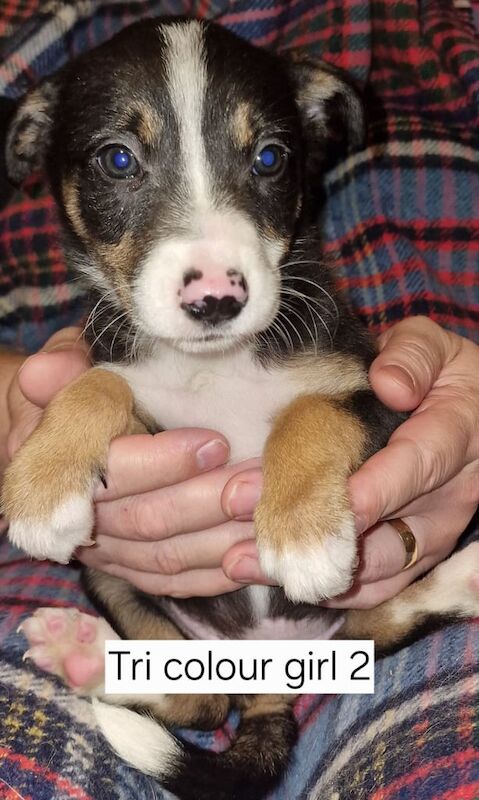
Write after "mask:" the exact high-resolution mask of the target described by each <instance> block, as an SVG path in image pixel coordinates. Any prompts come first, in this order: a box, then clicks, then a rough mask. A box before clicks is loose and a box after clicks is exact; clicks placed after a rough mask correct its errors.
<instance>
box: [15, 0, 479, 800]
mask: <svg viewBox="0 0 479 800" xmlns="http://www.w3.org/2000/svg"><path fill="white" fill-rule="evenodd" d="M179 12H180V13H187V14H192V15H198V16H206V17H217V18H218V19H219V21H220V22H222V23H223V24H225V25H227V26H228V27H230V28H231V29H232V30H234V31H235V32H237V33H238V34H240V35H243V36H245V37H246V38H248V39H250V40H252V41H254V42H256V43H257V44H261V45H266V46H273V47H276V48H280V49H281V48H286V47H291V46H302V47H305V48H306V49H307V50H308V52H310V53H311V54H314V55H321V56H323V57H324V58H325V59H327V60H329V61H331V62H332V63H335V64H338V65H340V66H343V67H344V68H346V69H348V70H349V71H350V72H351V73H352V74H353V75H354V76H355V77H356V79H357V80H358V81H359V82H360V83H361V84H362V86H363V88H364V91H365V96H366V99H367V102H368V108H369V116H370V119H369V133H368V141H367V145H366V147H365V148H364V149H363V150H361V151H360V152H358V153H356V154H354V155H352V156H350V157H348V158H347V159H345V160H344V161H343V162H342V163H341V164H338V166H336V168H335V169H333V170H332V171H331V172H330V173H329V174H328V175H327V176H326V180H325V196H326V204H325V211H324V230H325V244H326V250H327V252H328V253H329V254H330V255H332V256H333V257H334V263H335V264H336V267H335V268H336V269H337V272H338V281H339V283H340V285H341V286H342V287H343V288H344V289H345V290H346V291H347V292H348V294H349V296H350V298H351V301H352V303H353V304H354V306H355V307H356V308H357V310H358V311H359V313H360V314H361V315H362V316H363V318H364V319H365V321H366V322H367V323H368V324H369V325H370V326H371V327H372V328H373V329H374V330H376V331H380V330H383V329H384V328H385V327H387V326H388V325H390V324H391V323H393V322H394V321H396V320H398V319H400V318H402V317H404V316H407V315H412V314H418V313H424V314H427V315H429V316H431V317H432V318H433V319H436V320H437V321H438V322H440V323H441V324H443V325H446V326H448V327H449V328H451V329H453V330H455V331H457V332H458V333H461V334H463V335H466V336H469V337H470V338H473V339H475V340H476V341H479V280H478V278H477V275H478V249H479V226H478V217H479V214H478V211H479V177H478V167H477V152H478V144H479V142H478V138H479V132H478V124H477V111H478V103H479V45H478V40H477V34H476V30H475V27H474V24H473V16H472V15H471V13H470V11H469V10H468V9H467V8H466V9H463V10H459V9H457V8H455V7H454V6H453V4H452V2H448V0H419V1H418V2H417V1H416V0H400V1H399V0H398V2H396V1H395V0H371V2H363V1H362V0H361V1H360V0H343V2H341V0H290V1H289V2H279V1H278V0H254V1H251V0H250V2H244V1H243V0H237V1H236V2H227V0H189V1H188V0H184V2H176V1H175V0H171V1H170V2H169V1H168V0H164V2H158V1H157V2H154V1H153V0H144V1H143V2H120V1H119V0H117V1H116V2H105V0H103V2H96V1H95V0H78V1H77V2H63V3H61V2H55V0H53V2H48V3H46V2H41V0H3V2H1V0H0V52H1V53H2V61H1V63H0V103H2V105H0V113H2V111H3V112H4V114H6V112H7V111H9V110H10V108H11V104H12V101H14V100H16V99H18V98H19V97H20V96H21V95H22V94H23V92H24V91H25V90H26V89H27V88H28V87H30V86H32V85H34V84H35V83H36V82H37V81H38V80H39V79H40V78H41V77H42V76H43V75H46V74H49V73H50V72H53V71H55V70H56V69H57V68H58V67H59V66H61V65H62V64H63V63H65V61H66V60H67V59H69V58H71V57H73V56H74V55H76V54H77V53H80V52H83V51H85V50H87V49H89V48H90V47H92V46H94V45H95V44H98V43H99V42H101V41H103V40H104V39H106V38H108V37H110V36H111V35H112V34H113V33H114V32H115V31H117V30H119V29H120V28H122V27H124V26H125V25H126V24H128V23H129V22H132V21H134V20H135V19H138V18H140V17H142V16H145V15H156V14H161V13H179ZM1 127H2V126H1V124H0V134H1ZM2 190H3V197H4V200H5V205H4V207H3V209H0V343H1V344H6V345H10V346H15V347H19V348H24V349H27V350H34V349H36V348H37V347H38V346H40V345H41V343H42V342H43V341H44V340H45V339H46V338H47V337H48V335H49V334H50V333H51V332H53V331H54V330H56V329H57V328H58V327H60V326H61V325H63V324H67V323H71V322H72V321H74V320H76V319H78V318H80V316H81V314H82V296H81V294H80V292H79V290H78V288H77V287H76V286H75V283H71V284H67V283H66V282H67V280H68V279H69V278H70V277H71V275H70V273H69V270H68V267H67V266H66V265H65V263H64V261H63V258H62V254H61V250H60V248H59V245H58V241H57V222H56V218H55V212H54V209H53V204H52V200H51V198H50V196H49V194H48V192H47V191H46V189H45V187H44V185H43V183H42V181H41V179H40V178H35V179H34V180H33V181H31V182H30V184H29V186H28V187H27V189H26V191H25V192H23V193H19V192H14V193H13V194H12V195H11V196H10V197H9V198H8V203H7V202H6V194H7V192H6V186H5V184H3V186H2V185H1V182H0V196H2ZM0 563H2V564H3V568H2V571H1V573H0V576H1V577H0V598H2V599H1V600H0V605H1V608H0V612H1V617H0V642H1V644H2V654H1V661H0V694H1V696H0V706H1V711H0V719H1V720H2V721H1V722H0V798H4V799H7V798H8V800H13V798H17V797H18V795H19V794H20V795H21V796H22V797H24V798H32V799H33V800H50V798H55V800H59V799H60V800H63V798H80V800H103V798H106V800H109V799H110V798H112V800H116V799H117V798H118V800H131V799H133V798H149V797H152V798H163V797H166V794H165V793H164V792H162V791H161V789H160V788H159V787H158V785H157V784H155V783H154V782H153V781H151V780H150V779H147V778H145V777H144V776H141V775H139V774H138V773H136V772H134V771H132V770H129V769H128V768H127V767H126V766H125V765H124V764H122V763H121V762H120V761H119V760H118V759H116V758H115V757H114V756H113V754H112V753H111V752H110V751H109V749H108V747H107V746H106V745H105V743H104V741H103V740H102V738H101V736H100V735H99V734H98V732H97V731H96V729H95V728H94V726H93V724H92V717H91V712H90V706H89V704H88V703H87V702H86V701H83V700H80V699H78V698H74V697H72V696H71V694H70V693H69V692H67V691H66V690H65V688H64V687H63V686H62V685H61V684H60V683H59V682H56V681H54V680H53V679H50V678H48V677H47V676H45V675H44V674H41V673H38V672H36V671H34V670H33V669H32V668H31V667H30V666H29V665H28V664H26V665H25V664H22V662H21V653H22V652H23V648H24V643H23V641H22V639H21V637H20V636H19V635H17V634H16V633H15V631H16V628H17V625H18V622H19V620H20V619H21V618H22V617H23V616H24V615H25V614H27V613H28V612H29V610H30V609H32V608H35V607H37V606H38V605H45V604H48V605H58V606H72V605H74V606H77V607H80V608H82V609H84V610H88V604H87V601H86V600H85V598H84V597H83V596H82V594H81V592H80V589H79V586H78V572H77V571H76V570H75V569H74V568H71V567H69V568H68V567H62V566H59V565H52V564H48V563H38V564H32V563H31V562H29V561H28V560H27V559H23V558H22V557H21V556H20V555H19V554H18V553H17V552H15V551H14V550H12V549H11V548H9V547H8V545H7V544H6V543H5V542H4V543H2V544H1V545H0ZM477 634H478V630H477V625H476V624H475V623H473V622H471V623H467V624H461V625H456V626H453V627H450V628H447V629H445V630H444V631H442V632H440V633H438V634H435V635H433V636H429V637H427V638H425V639H423V640H422V641H421V642H419V643H417V644H416V645H414V646H412V647H408V648H405V649H404V650H402V651H401V652H400V653H399V654H398V655H396V656H394V657H391V658H387V659H384V660H383V661H381V662H380V663H379V664H378V665H377V670H376V693H375V695H374V696H373V697H369V696H367V697H363V698H361V697H351V696H349V697H334V698H333V697H327V698H320V697H304V698H302V699H301V700H300V702H299V703H298V705H297V708H296V712H297V716H298V720H299V722H300V725H301V737H300V741H299V744H298V746H297V748H296V751H295V754H294V759H293V763H292V765H291V769H290V770H289V773H288V775H287V776H286V777H285V779H284V781H283V782H282V784H281V786H280V787H279V788H278V790H277V791H276V792H275V793H274V795H273V797H274V799H275V800H292V798H301V800H302V798H305V799H306V798H310V800H312V799H313V798H315V799H317V800H345V799H347V800H366V798H367V799H368V800H370V798H372V800H474V798H479V760H478V741H477V736H478V734H477V730H478V724H477V719H476V716H477V681H478V674H479V670H478V655H479V654H478V646H479V645H478V642H479V639H478V635H477ZM234 724H235V718H234V717H232V718H231V719H230V720H229V721H228V724H227V725H226V726H225V727H224V728H222V729H221V730H219V731H216V732H214V733H213V734H211V735H209V734H203V735H201V736H199V735H198V734H191V735H190V737H191V736H192V737H193V739H194V740H195V741H197V742H198V743H199V744H201V745H202V746H207V747H213V748H215V749H221V748H223V747H225V746H226V745H227V743H228V741H229V738H230V737H231V736H232V735H233V729H234ZM2 781H3V782H2ZM252 800H256V799H255V798H252Z"/></svg>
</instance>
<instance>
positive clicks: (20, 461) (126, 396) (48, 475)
mask: <svg viewBox="0 0 479 800" xmlns="http://www.w3.org/2000/svg"><path fill="white" fill-rule="evenodd" d="M135 429H138V422H137V420H136V419H135V417H134V402H133V395H132V393H131V390H130V387H129V386H128V384H127V383H126V381H125V380H124V379H123V378H121V377H119V376H118V375H115V374H114V373H113V372H109V371H108V370H105V369H101V368H95V369H91V370H89V371H88V372H86V373H85V374H84V375H82V376H81V377H80V378H78V380H76V381H75V382H74V383H72V384H70V386H67V387H66V388H65V389H64V390H63V391H62V392H60V393H59V394H58V395H57V396H56V397H55V398H54V399H53V400H52V402H51V403H50V405H49V406H48V408H47V410H46V411H45V414H44V416H43V418H42V421H41V422H40V424H39V426H38V428H37V429H36V430H35V431H34V432H33V433H32V435H31V436H30V437H29V438H28V439H27V441H26V442H25V443H24V444H23V445H22V447H21V448H20V450H19V451H18V453H17V454H16V455H15V457H14V459H13V461H12V463H11V465H10V466H9V467H8V469H7V471H6V473H5V479H4V483H3V489H2V510H3V513H4V514H5V516H6V517H7V518H8V520H9V521H10V528H9V538H10V540H11V541H12V543H13V544H15V545H16V546H17V547H20V548H22V549H23V550H25V552H27V553H28V554H29V555H31V556H33V557H34V558H51V559H52V560H54V561H59V562H61V563H67V562H68V561H69V559H70V558H71V556H72V553H73V551H74V550H75V548H76V547H78V546H79V545H81V544H88V542H89V540H90V534H91V530H92V527H93V506H92V496H93V491H94V488H95V485H96V483H97V482H98V480H99V479H100V476H101V475H102V473H103V472H104V471H105V469H106V462H107V454H108V448H109V445H110V442H111V441H112V439H114V438H115V437H117V436H121V435H122V434H126V433H131V432H133V431H134V430H135Z"/></svg>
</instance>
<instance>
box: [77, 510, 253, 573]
mask: <svg viewBox="0 0 479 800" xmlns="http://www.w3.org/2000/svg"><path fill="white" fill-rule="evenodd" d="M251 535H252V525H251V523H248V522H234V521H230V522H226V523H225V524H224V525H219V526H218V527H216V528H212V529H210V530H206V531H198V532H196V533H187V534H183V535H180V536H173V537H171V538H170V539H163V540H160V541H155V542H137V541H129V540H127V539H116V538H112V537H111V536H104V535H100V536H97V538H96V546H95V548H93V549H94V550H95V561H96V563H97V566H98V568H99V569H105V567H106V566H108V565H109V564H117V565H118V566H122V567H129V568H130V569H134V570H138V571H140V572H155V573H158V574H160V575H178V574H179V573H180V572H187V571H190V570H198V569H219V568H220V567H221V562H222V559H223V556H224V554H225V552H226V551H227V550H228V548H229V547H232V546H233V545H234V544H236V543H237V542H240V541H242V540H243V539H245V538H248V537H250V536H251ZM93 549H92V548H90V547H87V548H80V550H79V552H78V557H79V558H80V560H82V553H83V551H85V550H86V551H92V552H93ZM88 555H89V553H87V558H88Z"/></svg>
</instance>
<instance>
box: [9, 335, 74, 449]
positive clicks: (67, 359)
mask: <svg viewBox="0 0 479 800" xmlns="http://www.w3.org/2000/svg"><path fill="white" fill-rule="evenodd" d="M78 332H79V329H78V328H65V329H64V330H62V331H59V332H58V333H57V334H55V335H54V336H52V337H51V338H50V339H49V340H48V342H47V343H46V345H45V348H44V350H43V351H42V352H40V353H37V354H36V355H34V356H30V357H29V358H27V359H26V361H25V362H24V363H23V366H22V368H21V369H20V370H19V372H18V373H17V375H16V377H15V378H14V379H13V381H12V384H11V386H10V389H9V393H8V410H9V415H10V425H11V427H10V433H9V437H8V441H7V452H8V456H9V458H12V456H13V454H14V453H15V452H16V451H17V450H18V448H19V447H20V445H21V444H22V443H23V442H24V441H25V439H27V438H28V436H29V435H30V434H31V433H32V431H33V430H34V429H35V428H36V426H37V425H38V423H39V421H40V419H41V416H42V409H43V407H44V406H45V405H46V404H47V402H48V401H49V400H50V399H51V398H52V397H53V396H54V394H56V392H58V391H59V389H62V388H63V387H64V386H65V385H66V384H67V383H69V382H70V381H71V380H73V379H74V378H76V377H78V375H79V374H81V372H83V371H85V369H87V366H88V363H87V360H86V357H85V355H84V345H82V344H81V343H77V339H78ZM50 349H51V352H50ZM53 351H55V352H53Z"/></svg>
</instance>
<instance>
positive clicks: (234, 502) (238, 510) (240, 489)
mask: <svg viewBox="0 0 479 800" xmlns="http://www.w3.org/2000/svg"><path fill="white" fill-rule="evenodd" d="M261 488H262V487H261V486H260V485H258V484H257V483H253V482H251V481H240V480H239V481H237V482H236V484H235V486H234V488H233V491H232V492H231V494H230V497H229V500H228V504H227V508H226V511H227V513H228V514H229V516H230V517H244V516H247V515H248V516H250V515H251V514H252V513H253V511H254V509H255V506H256V503H257V502H258V500H259V498H260V496H261Z"/></svg>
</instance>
